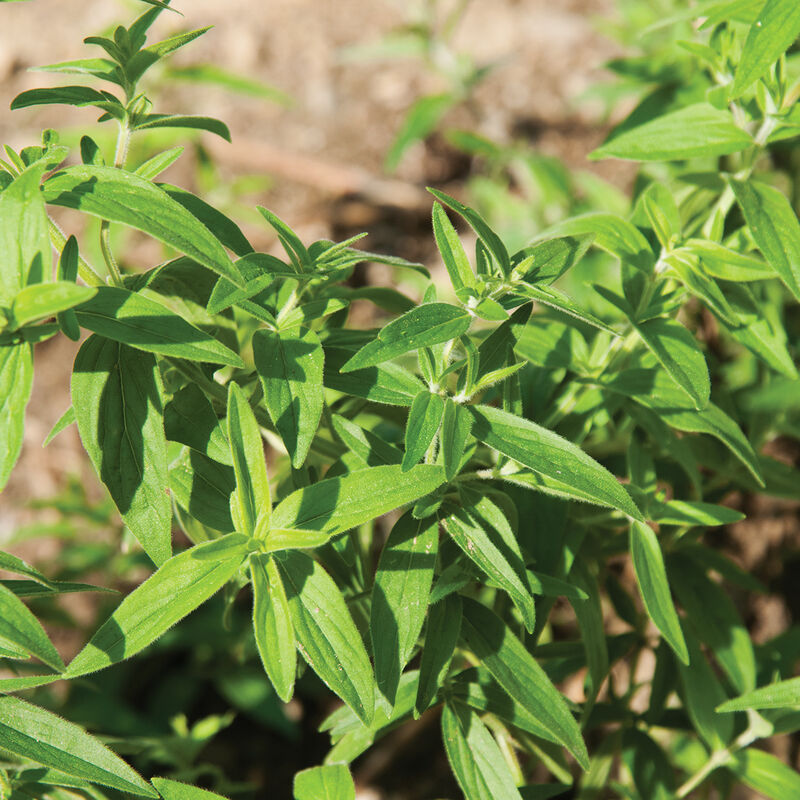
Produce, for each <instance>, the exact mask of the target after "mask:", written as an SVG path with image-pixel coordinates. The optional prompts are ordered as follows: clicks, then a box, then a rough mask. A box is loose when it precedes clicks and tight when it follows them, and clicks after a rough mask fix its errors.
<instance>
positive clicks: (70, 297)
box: [11, 281, 97, 328]
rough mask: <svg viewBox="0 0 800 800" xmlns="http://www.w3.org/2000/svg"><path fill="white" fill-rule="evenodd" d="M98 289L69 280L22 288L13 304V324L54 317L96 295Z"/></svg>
mask: <svg viewBox="0 0 800 800" xmlns="http://www.w3.org/2000/svg"><path fill="white" fill-rule="evenodd" d="M96 293H97V289H95V288H93V287H90V286H76V285H75V284H74V283H69V282H67V281H54V282H51V283H34V284H32V285H31V286H26V287H25V288H24V289H21V290H20V291H19V292H18V293H17V296H16V297H15V298H14V302H13V303H12V305H11V316H12V324H13V326H14V327H15V328H21V327H23V326H24V325H30V323H32V322H38V321H39V320H42V319H46V318H47V317H53V316H55V315H56V314H58V313H59V312H60V311H66V310H67V309H68V308H73V307H74V306H77V305H78V304H80V303H83V302H86V301H87V300H89V299H90V298H92V297H94V295H95V294H96Z"/></svg>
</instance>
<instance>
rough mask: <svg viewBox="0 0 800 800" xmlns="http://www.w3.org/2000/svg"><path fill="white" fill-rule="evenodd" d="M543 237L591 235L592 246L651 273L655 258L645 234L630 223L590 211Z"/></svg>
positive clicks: (555, 227)
mask: <svg viewBox="0 0 800 800" xmlns="http://www.w3.org/2000/svg"><path fill="white" fill-rule="evenodd" d="M542 235H543V236H586V235H591V236H593V237H594V238H593V240H592V241H593V244H595V245H596V246H597V247H599V248H601V249H602V250H605V251H607V252H609V253H611V255H612V256H615V257H616V258H619V259H620V260H621V261H624V262H625V263H626V264H631V265H632V266H634V267H636V269H638V270H641V271H642V272H645V273H650V272H651V271H652V269H653V267H654V266H655V263H656V258H655V256H654V255H653V250H652V248H651V247H650V244H649V243H648V241H647V239H645V237H644V234H643V233H642V232H641V231H640V230H639V229H638V228H637V227H636V226H635V225H634V224H633V223H631V222H628V220H626V219H623V218H622V217H618V216H617V215H616V214H607V213H603V212H599V211H598V212H593V213H590V214H581V215H580V216H577V217H572V218H570V219H567V220H564V222H560V223H558V224H557V225H555V226H553V227H552V228H549V229H548V230H546V231H545V232H544V233H543V234H542Z"/></svg>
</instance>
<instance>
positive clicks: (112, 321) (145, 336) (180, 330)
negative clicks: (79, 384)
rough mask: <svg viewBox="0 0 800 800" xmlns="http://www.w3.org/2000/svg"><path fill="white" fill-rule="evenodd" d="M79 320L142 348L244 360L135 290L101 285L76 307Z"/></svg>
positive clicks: (199, 358) (194, 358)
mask: <svg viewBox="0 0 800 800" xmlns="http://www.w3.org/2000/svg"><path fill="white" fill-rule="evenodd" d="M75 316H76V317H77V318H78V322H79V323H80V324H81V325H82V326H83V327H84V328H88V329H89V330H90V331H93V332H94V333H97V334H99V335H100V336H104V337H105V338H107V339H114V340H115V341H117V342H122V343H123V344H128V345H131V347H136V348H138V349H139V350H146V351H148V352H151V353H159V354H160V355H165V356H174V357H176V358H188V359H191V360H192V361H205V362H211V363H212V364H228V365H230V366H232V367H241V366H243V362H242V359H241V358H239V356H238V355H237V354H236V353H234V352H233V350H230V349H229V348H227V347H225V345H224V344H222V343H221V342H218V341H217V340H216V339H215V338H214V337H213V336H209V334H207V333H205V332H204V331H201V330H200V329H199V328H196V327H195V326H194V325H192V324H191V323H189V322H187V321H186V320H185V319H184V318H183V317H179V316H178V315H177V314H176V313H174V312H173V311H170V310H169V309H168V308H167V307H166V306H163V305H161V303H157V302H156V301H155V300H151V299H150V298H149V297H144V296H143V295H141V294H138V293H136V292H130V291H128V290H127V289H121V288H118V287H116V286H101V287H99V289H98V290H97V294H95V295H94V297H92V298H90V299H89V300H88V301H86V302H85V303H82V304H81V305H79V306H78V307H77V308H76V309H75Z"/></svg>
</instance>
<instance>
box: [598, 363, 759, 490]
mask: <svg viewBox="0 0 800 800" xmlns="http://www.w3.org/2000/svg"><path fill="white" fill-rule="evenodd" d="M603 385H604V386H605V387H606V388H608V389H611V390H613V391H615V392H621V393H622V394H624V395H627V396H628V397H632V398H633V399H634V400H636V402H637V403H640V404H641V405H643V406H645V408H649V409H651V410H652V411H655V412H656V413H657V414H658V416H659V417H660V418H661V420H662V421H663V422H665V423H667V425H669V426H670V427H672V428H676V429H677V430H679V431H687V432H690V433H707V434H709V435H710V436H713V437H715V438H716V439H719V441H721V442H722V443H723V444H724V445H725V446H726V447H727V448H728V449H729V450H730V451H731V453H733V454H734V455H735V456H736V458H738V459H739V460H740V461H741V462H742V464H744V465H745V467H747V469H748V470H749V471H750V473H751V474H752V475H753V477H754V478H755V479H756V481H758V483H759V485H760V486H763V485H764V482H763V480H762V478H761V469H760V466H759V458H758V456H757V455H756V453H755V451H754V450H753V447H752V445H751V444H750V442H748V441H747V438H746V437H745V435H744V433H743V432H742V430H741V428H740V427H739V426H738V425H737V424H736V423H735V422H734V421H733V420H732V419H731V418H730V417H729V416H728V415H727V414H726V413H725V412H724V411H723V410H722V409H721V408H719V407H718V406H716V405H714V403H709V404H708V405H707V406H706V407H705V408H704V409H703V410H702V411H698V410H697V409H695V408H694V404H693V403H692V401H691V399H690V398H689V397H687V395H686V393H685V392H683V391H681V390H680V389H679V388H678V387H677V386H676V385H675V382H674V381H673V380H672V379H671V378H669V376H667V375H666V374H665V373H663V372H661V371H660V370H653V369H648V368H637V369H630V370H623V371H622V372H620V373H617V375H615V376H614V377H613V378H612V379H611V380H609V381H608V382H607V383H606V382H604V383H603Z"/></svg>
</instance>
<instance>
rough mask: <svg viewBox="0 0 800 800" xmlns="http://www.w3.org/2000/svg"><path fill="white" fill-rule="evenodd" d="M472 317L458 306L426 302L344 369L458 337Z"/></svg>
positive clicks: (370, 364) (395, 322)
mask: <svg viewBox="0 0 800 800" xmlns="http://www.w3.org/2000/svg"><path fill="white" fill-rule="evenodd" d="M471 320H472V318H471V317H470V315H469V314H468V313H467V312H466V311H464V309H462V308H459V307H458V306H452V305H450V304H449V303H424V304H423V305H421V306H417V307H416V308H414V309H412V310H411V311H409V312H408V313H406V314H403V316H402V317H398V319H395V320H393V321H392V322H390V323H389V324H388V325H387V326H386V327H385V328H382V329H381V331H380V332H379V333H378V336H377V338H376V339H373V340H372V341H371V342H369V343H368V344H366V345H364V347H362V348H361V349H360V350H359V351H358V352H357V353H356V354H355V355H354V356H353V357H352V358H351V359H350V360H349V361H348V362H347V363H346V364H344V366H343V367H342V368H341V371H342V372H353V371H354V370H357V369H363V368H365V367H373V366H375V365H376V364H380V363H382V362H384V361H389V360H390V359H392V358H396V357H397V356H400V355H403V353H407V352H409V350H418V349H419V348H420V347H430V346H431V345H434V344H439V343H440V342H446V341H449V340H450V339H456V338H458V337H459V336H461V334H462V333H466V332H467V328H469V326H470V322H471Z"/></svg>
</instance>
